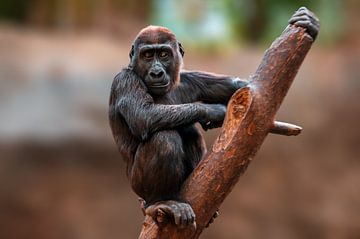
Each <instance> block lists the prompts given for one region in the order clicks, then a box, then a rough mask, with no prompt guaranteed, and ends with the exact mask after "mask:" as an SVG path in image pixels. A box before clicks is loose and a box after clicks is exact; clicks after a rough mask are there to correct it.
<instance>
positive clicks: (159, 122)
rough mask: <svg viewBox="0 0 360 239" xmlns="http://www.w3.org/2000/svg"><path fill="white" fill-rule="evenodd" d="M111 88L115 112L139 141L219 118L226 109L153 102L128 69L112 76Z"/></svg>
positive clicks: (139, 80)
mask: <svg viewBox="0 0 360 239" xmlns="http://www.w3.org/2000/svg"><path fill="white" fill-rule="evenodd" d="M112 91H114V92H113V93H112V94H114V95H116V96H117V99H116V102H115V110H116V112H118V113H120V114H121V115H122V116H123V117H124V119H125V121H126V123H127V124H128V126H129V129H130V131H131V132H132V134H133V135H134V136H136V137H138V138H140V139H142V140H145V139H147V138H148V137H149V135H151V134H152V133H154V132H156V131H160V130H165V129H173V128H176V127H179V126H182V125H187V124H193V123H196V122H212V121H222V120H223V119H224V117H225V112H226V108H225V107H224V106H222V105H219V104H212V105H209V104H202V103H189V104H178V105H162V104H155V103H154V101H153V98H152V97H151V96H150V95H149V94H148V93H147V91H146V86H145V85H144V84H143V83H142V80H141V79H140V78H139V77H138V76H137V75H136V74H135V73H134V72H133V71H132V70H131V69H128V68H126V69H124V70H122V71H121V72H120V73H119V74H118V75H117V76H116V77H115V80H114V83H113V87H112Z"/></svg>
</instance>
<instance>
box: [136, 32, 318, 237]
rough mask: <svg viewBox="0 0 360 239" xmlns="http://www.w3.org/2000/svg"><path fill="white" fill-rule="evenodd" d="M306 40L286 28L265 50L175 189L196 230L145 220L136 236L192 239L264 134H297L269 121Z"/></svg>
mask: <svg viewBox="0 0 360 239" xmlns="http://www.w3.org/2000/svg"><path fill="white" fill-rule="evenodd" d="M312 42H313V40H312V38H311V37H310V36H309V35H308V34H307V33H305V29H303V28H299V27H295V26H288V27H287V28H286V29H285V30H284V32H283V33H282V35H281V36H280V37H279V38H278V39H276V40H275V41H274V43H273V44H272V45H271V47H270V48H269V49H268V50H267V51H266V52H265V55H264V57H263V59H262V62H261V64H260V66H259V68H258V69H257V71H256V73H255V74H254V75H253V76H252V77H251V78H250V84H249V86H248V87H245V88H242V89H240V90H238V91H237V92H236V93H235V94H234V95H233V96H232V98H231V99H230V102H229V104H228V110H227V114H226V117H225V121H224V125H223V128H222V131H221V133H220V135H219V137H218V138H217V140H216V142H215V143H214V145H213V147H212V150H211V151H210V152H209V153H208V154H207V155H206V156H205V157H204V159H203V160H202V161H201V162H200V163H199V165H198V166H197V167H196V169H195V170H194V172H193V173H192V174H191V175H190V176H189V178H188V179H187V180H186V182H185V183H184V185H183V187H182V190H181V196H182V198H183V199H184V201H186V202H188V203H190V205H191V206H192V208H193V209H194V211H195V214H196V223H197V227H196V229H194V228H185V229H180V228H177V227H176V226H174V224H173V223H166V224H165V225H160V226H158V225H157V224H156V223H155V222H153V221H152V219H151V217H149V216H146V218H145V222H144V224H143V228H142V231H141V234H140V236H139V238H141V239H145V238H146V239H155V238H160V239H162V238H175V239H180V238H193V239H195V238H198V237H199V236H200V234H201V232H202V231H203V230H204V228H205V227H206V225H207V223H208V222H209V221H210V219H211V218H212V216H213V215H214V213H215V212H216V210H217V209H218V208H219V207H220V205H221V203H222V202H223V201H224V199H225V198H226V196H227V195H228V194H229V193H230V192H231V190H232V189H233V187H234V186H235V184H236V182H237V181H238V179H239V177H240V176H241V175H242V174H243V173H244V172H245V170H246V169H247V167H248V165H249V163H250V162H251V160H252V159H253V158H254V156H255V154H256V152H257V151H258V149H259V148H260V146H261V144H262V143H263V141H264V140H265V137H266V136H267V134H268V133H269V132H273V133H279V134H285V135H288V134H290V135H291V134H294V133H293V132H300V130H301V128H297V126H292V125H290V124H286V123H279V122H277V123H274V118H275V114H276V112H277V110H278V109H279V107H280V104H281V102H282V101H283V99H284V97H285V95H286V93H287V91H288V89H289V87H290V85H291V83H292V81H293V79H294V77H295V75H296V73H297V71H298V69H299V67H300V65H301V63H302V61H303V59H304V58H305V55H306V54H307V52H308V51H309V49H310V47H311V44H312ZM163 221H164V220H163Z"/></svg>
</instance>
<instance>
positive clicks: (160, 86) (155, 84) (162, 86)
mask: <svg viewBox="0 0 360 239" xmlns="http://www.w3.org/2000/svg"><path fill="white" fill-rule="evenodd" d="M169 85H170V81H168V82H166V83H153V84H151V85H150V86H149V87H150V88H164V87H168V86H169Z"/></svg>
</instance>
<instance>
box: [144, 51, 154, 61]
mask: <svg viewBox="0 0 360 239" xmlns="http://www.w3.org/2000/svg"><path fill="white" fill-rule="evenodd" d="M144 57H145V58H146V59H152V58H153V57H154V53H153V52H150V51H146V52H144Z"/></svg>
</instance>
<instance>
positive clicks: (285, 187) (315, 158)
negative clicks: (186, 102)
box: [0, 0, 360, 239]
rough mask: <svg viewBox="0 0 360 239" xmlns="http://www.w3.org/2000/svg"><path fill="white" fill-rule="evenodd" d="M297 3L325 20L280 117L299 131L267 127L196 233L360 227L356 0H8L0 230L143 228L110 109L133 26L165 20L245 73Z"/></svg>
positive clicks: (80, 234)
mask: <svg viewBox="0 0 360 239" xmlns="http://www.w3.org/2000/svg"><path fill="white" fill-rule="evenodd" d="M294 2H295V3H294ZM301 5H305V6H308V7H309V8H310V9H312V10H313V11H315V12H316V13H317V14H318V16H319V17H320V19H321V23H322V29H321V32H320V35H319V39H318V41H317V42H316V43H315V44H314V46H313V48H312V50H311V51H310V53H309V55H308V56H307V58H306V59H305V62H304V64H303V66H302V67H301V69H300V71H299V73H298V75H297V78H296V80H295V82H294V84H293V86H292V88H291V90H290V92H289V94H288V96H287V97H286V99H285V101H284V103H283V105H282V107H281V110H280V112H279V113H278V116H277V118H278V119H279V120H283V121H287V122H292V123H296V124H299V125H301V126H303V128H304V131H303V133H302V134H301V135H300V136H298V137H283V136H274V135H270V136H269V137H268V138H267V139H266V141H265V143H264V145H263V146H262V148H261V150H260V151H259V153H258V155H257V156H256V158H255V160H254V161H253V162H252V164H251V165H250V167H249V168H248V171H247V172H246V173H245V175H244V176H243V177H242V178H241V180H240V181H239V183H238V184H237V186H236V187H235V189H234V191H233V192H232V193H231V194H230V196H229V197H228V198H227V200H226V201H225V202H224V204H223V206H222V207H221V208H220V214H221V215H220V217H219V218H218V219H217V220H216V221H215V223H214V224H213V225H212V226H211V227H210V228H209V229H207V230H206V231H205V232H204V233H203V236H202V238H209V239H213V238H225V239H227V238H229V239H230V238H250V239H252V238H330V239H338V238H349V239H357V238H360V149H359V146H360V145H359V142H360V136H359V133H360V128H359V119H360V118H359V116H360V103H359V97H358V95H359V90H360V83H359V82H360V15H359V10H360V4H359V2H358V1H356V0H344V1H340V0H339V1H337V0H318V1H290V0H279V1H275V0H269V1H263V0H256V1H250V0H239V1H236V0H224V1H214V0H209V1H202V0H197V1H188V0H186V1H180V0H163V1H162V0H153V1H145V0H142V1H131V0H106V1H100V0H92V1H85V0H73V1H71V0H66V1H63V0H62V1H61V0H28V1H27V0H18V1H11V0H0V238H1V239H33V238H36V239H98V238H106V239H112V238H114V239H115V238H116V239H118V238H136V237H137V235H138V232H139V231H140V226H141V222H142V219H143V217H142V214H141V212H140V207H139V203H138V202H137V196H136V195H135V194H134V193H133V192H132V191H131V189H130V186H129V184H128V181H127V179H126V177H125V173H124V168H125V167H124V166H125V165H124V163H123V162H122V160H121V159H120V157H119V155H118V154H117V151H116V148H115V144H114V143H113V140H112V136H111V133H110V128H109V126H108V122H107V101H108V94H109V89H110V84H111V82H112V78H113V76H114V75H115V74H116V73H117V72H118V71H119V70H120V69H121V68H122V67H124V66H126V65H127V64H128V52H129V49H130V45H131V41H132V39H133V38H134V37H135V35H136V33H137V32H138V31H139V30H140V29H141V28H142V27H144V26H146V25H148V24H160V25H165V26H168V27H170V28H171V29H172V30H173V31H174V32H175V33H176V34H177V36H178V38H179V40H180V41H181V42H182V43H183V45H184V46H185V50H186V55H185V66H186V68H188V69H199V70H207V71H213V72H217V73H223V74H230V75H238V76H240V77H244V78H246V77H247V76H248V75H250V74H251V73H253V72H254V71H255V70H256V67H257V65H258V64H259V62H260V60H261V57H262V54H263V52H264V50H265V49H266V47H267V46H269V45H270V44H271V42H272V41H273V40H274V37H276V36H278V35H279V34H280V33H281V31H282V29H283V28H284V27H285V26H286V24H287V19H288V18H289V17H290V16H291V14H292V13H293V12H294V11H295V10H296V9H297V8H299V7H300V6H301ZM217 133H218V131H216V130H214V131H211V132H207V133H206V134H205V136H206V139H207V142H208V146H210V144H211V142H212V141H213V140H214V139H215V137H216V136H217Z"/></svg>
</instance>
